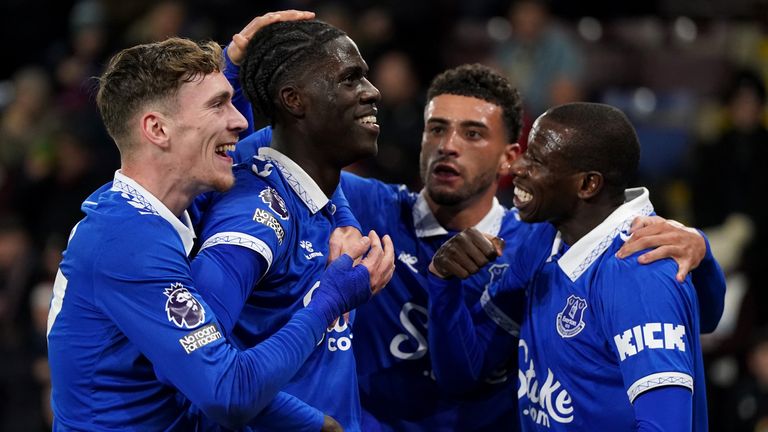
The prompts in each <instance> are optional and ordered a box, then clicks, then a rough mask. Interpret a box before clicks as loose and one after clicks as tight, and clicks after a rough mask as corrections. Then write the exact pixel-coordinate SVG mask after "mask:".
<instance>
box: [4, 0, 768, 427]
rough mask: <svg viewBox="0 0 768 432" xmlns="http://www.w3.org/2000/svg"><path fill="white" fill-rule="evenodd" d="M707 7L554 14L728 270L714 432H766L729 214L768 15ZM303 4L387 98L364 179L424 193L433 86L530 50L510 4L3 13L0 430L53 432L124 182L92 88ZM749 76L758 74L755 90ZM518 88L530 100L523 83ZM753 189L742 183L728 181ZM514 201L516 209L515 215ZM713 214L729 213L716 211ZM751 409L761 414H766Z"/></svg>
mask: <svg viewBox="0 0 768 432" xmlns="http://www.w3.org/2000/svg"><path fill="white" fill-rule="evenodd" d="M692 3H693V2H682V3H681V2H673V1H671V0H670V1H657V2H641V1H630V2H628V3H627V2H624V3H622V6H621V7H619V6H618V2H617V4H616V5H614V6H611V5H606V4H605V2H597V1H595V2H586V3H581V2H580V3H579V5H578V7H576V6H574V5H569V3H568V2H566V1H552V2H550V4H549V6H550V7H549V8H548V11H549V19H550V21H549V24H550V25H552V26H555V27H556V28H557V30H558V32H559V33H560V36H559V37H562V38H565V39H566V40H568V41H569V42H568V44H569V45H570V46H572V47H573V50H574V55H578V56H581V57H582V62H583V65H582V67H583V70H582V71H581V75H576V76H578V77H579V80H577V81H574V82H575V85H577V86H578V87H577V88H576V90H578V92H574V94H578V95H580V96H578V97H579V98H581V99H583V100H589V101H596V102H608V103H611V104H613V105H616V106H619V107H620V108H622V110H623V111H625V112H626V113H627V115H628V116H629V117H630V119H631V120H632V121H633V124H635V125H636V128H637V130H638V134H639V136H640V140H641V144H642V145H643V152H644V154H645V155H651V157H646V158H645V159H642V160H641V181H640V183H641V184H648V185H650V186H651V193H652V195H653V202H654V204H655V205H656V206H657V210H658V211H659V213H660V214H663V215H665V216H669V217H672V218H675V219H678V220H680V221H682V222H685V223H686V224H687V225H689V226H699V227H701V228H705V230H706V231H707V233H708V234H710V239H711V241H712V247H713V250H714V252H715V255H716V257H717V258H718V259H719V260H720V261H721V263H722V264H723V267H724V269H725V270H726V273H727V276H728V281H729V285H728V286H729V291H728V298H727V302H726V313H725V316H724V318H723V322H722V323H721V328H719V329H718V330H717V331H716V332H715V333H714V334H713V335H711V336H708V337H707V338H706V339H705V340H704V341H703V344H702V347H703V350H704V354H705V363H706V365H707V368H708V380H709V385H710V387H711V390H710V391H709V392H708V393H709V394H708V396H709V397H710V404H711V405H712V404H716V405H712V406H716V407H717V409H710V423H711V425H712V429H713V430H729V429H728V428H729V427H730V425H731V424H740V425H747V426H745V427H749V425H754V424H755V422H757V421H758V420H759V419H760V416H761V415H764V414H761V412H762V413H764V412H765V411H764V410H763V411H761V408H762V407H763V406H764V405H761V404H760V403H761V402H760V401H763V400H765V399H764V398H765V396H764V395H765V391H764V390H761V389H760V388H759V387H758V388H757V389H750V390H749V391H748V392H747V393H749V392H753V393H754V392H757V394H758V396H757V397H752V398H751V399H750V397H747V398H746V399H745V400H747V401H748V402H744V403H743V404H742V405H739V406H734V407H733V408H729V409H724V408H723V407H724V406H731V405H733V404H720V403H718V401H728V400H732V398H730V395H731V394H733V393H735V392H738V391H739V389H740V388H743V386H742V387H737V383H738V382H742V381H743V380H744V378H746V377H749V376H751V375H752V374H758V373H760V371H761V370H764V369H765V367H764V366H763V367H762V368H760V363H759V362H758V361H756V360H754V359H759V358H760V357H759V353H760V352H761V351H760V349H759V347H760V346H762V345H761V344H759V343H758V342H757V341H759V340H760V338H759V337H760V334H759V333H758V332H757V329H758V328H764V327H763V326H764V325H765V324H767V322H766V318H764V317H765V316H766V315H765V314H763V313H761V311H762V309H763V307H765V306H768V301H766V299H765V292H764V291H765V290H764V289H762V286H763V285H764V282H763V279H764V277H763V276H762V275H761V272H760V263H761V262H762V258H763V257H765V256H766V252H765V250H764V249H763V248H761V244H765V242H762V241H760V240H759V239H760V238H763V237H764V234H763V233H764V232H765V222H764V221H765V219H764V218H761V217H760V215H759V214H755V213H750V211H752V210H753V209H751V208H748V207H745V208H739V209H736V208H734V209H730V210H732V211H730V212H727V213H736V211H737V210H742V212H740V213H739V214H741V215H744V214H745V215H746V218H739V217H738V215H736V216H737V217H736V218H735V219H734V218H733V217H727V213H725V214H724V210H729V209H728V207H729V206H730V204H724V202H726V200H727V199H731V198H734V199H735V198H738V197H737V196H735V195H734V196H731V194H733V193H734V192H735V190H736V189H741V188H742V187H744V188H745V194H746V193H749V192H748V190H750V189H751V190H758V191H759V190H762V188H761V186H760V184H761V183H764V182H765V181H766V180H765V176H760V175H755V173H754V172H753V170H754V169H755V168H753V167H752V166H751V165H749V163H748V162H754V161H757V162H758V163H759V161H761V160H764V158H760V156H759V155H760V154H761V153H760V152H763V151H764V149H763V148H762V147H760V146H759V142H760V141H759V140H752V139H751V138H749V137H750V136H756V135H757V134H759V133H760V132H759V130H761V129H762V130H764V129H765V120H766V113H765V103H764V101H765V96H764V95H765V91H764V88H765V83H766V77H768V51H767V50H765V49H762V50H761V49H760V47H761V46H765V44H766V43H768V42H767V41H768V16H766V12H765V11H766V9H765V3H764V1H761V0H752V1H748V0H744V1H738V2H732V1H731V2H725V1H720V2H711V3H709V4H708V7H707V8H695V9H690V10H686V9H685V8H686V5H688V6H689V7H691V8H693V7H694V6H693V5H692ZM296 5H299V6H300V8H302V9H311V10H314V11H315V12H317V13H318V18H320V19H322V20H325V21H328V22H330V23H332V24H334V25H336V26H338V27H339V28H341V29H343V30H345V31H346V32H347V33H348V34H349V35H350V36H351V37H352V38H353V39H354V40H355V41H357V42H358V45H359V47H360V51H361V52H363V53H364V54H365V56H366V59H367V60H368V62H369V65H370V66H371V80H372V82H373V84H374V85H376V86H378V87H379V88H380V89H381V91H382V94H383V99H382V101H381V103H380V105H379V109H380V111H379V114H378V118H379V119H380V121H381V123H382V124H383V125H384V126H383V128H382V135H381V137H380V139H379V147H380V149H379V154H380V156H379V157H378V158H376V159H375V160H374V159H370V160H368V161H364V162H362V163H359V164H356V165H354V166H353V167H351V169H352V170H354V171H355V172H357V173H360V174H364V175H371V176H375V177H377V178H382V179H385V180H392V181H398V182H401V183H406V184H408V185H410V186H411V187H412V188H418V187H419V186H420V180H419V178H418V175H417V173H418V169H416V160H417V159H416V156H415V155H416V154H417V153H418V149H419V141H420V138H421V137H420V122H419V121H417V120H418V119H419V115H420V109H421V107H422V106H423V103H424V93H425V89H426V86H427V84H428V83H429V82H430V80H431V79H432V78H433V77H434V76H435V75H437V73H438V72H440V71H442V70H444V69H446V68H448V67H452V66H455V65H458V64H461V63H467V62H473V61H481V62H483V63H486V64H488V65H498V66H499V67H501V68H502V70H503V59H504V57H503V56H502V55H503V53H505V52H511V51H512V47H511V45H510V44H511V43H512V41H514V40H515V38H516V29H515V28H512V27H511V26H510V25H509V23H510V21H509V20H508V18H507V17H509V16H511V15H510V11H512V10H513V9H512V7H513V2H511V1H502V0H487V1H480V2H462V1H458V0H457V1H448V2H395V3H394V5H393V4H392V2H360V1H355V2H331V1H318V2H297V1H291V2H283V1H281V2H277V1H273V2H258V3H256V2H243V1H236V0H224V1H219V2H203V1H193V0H190V1H161V2H150V1H137V2H116V1H111V0H69V1H63V2H52V1H27V2H7V3H4V4H3V5H2V6H0V12H1V13H0V22H2V24H3V25H2V26H0V32H1V33H0V34H2V35H3V37H4V40H8V41H13V42H12V43H10V44H9V46H8V47H7V49H8V51H10V53H9V54H8V55H7V61H4V62H2V65H0V81H1V82H0V359H2V360H1V361H2V366H3V367H2V373H0V396H2V399H1V400H2V401H3V402H2V403H0V429H2V430H9V431H13V430H25V431H27V430H46V429H49V426H48V425H49V422H50V411H49V405H48V400H49V395H48V393H47V392H48V391H49V377H48V369H47V364H46V342H45V325H44V323H45V317H46V316H47V311H48V300H49V299H50V293H51V288H52V283H53V279H54V277H55V274H56V269H57V266H58V263H59V261H60V260H61V251H62V250H63V248H64V245H65V243H66V240H67V236H68V234H69V230H70V229H71V227H72V226H73V225H74V224H75V223H76V222H77V220H79V219H80V218H81V217H82V214H81V212H80V204H81V203H82V201H83V200H84V199H85V198H86V197H87V195H88V194H89V193H90V192H91V191H92V190H93V189H95V188H96V187H98V186H100V185H101V184H103V183H104V182H106V181H108V180H109V179H111V178H112V176H113V173H114V170H115V169H117V168H118V166H119V157H118V154H117V151H116V149H115V147H114V144H113V143H112V142H111V140H110V138H109V136H108V135H107V134H106V132H105V130H104V129H103V126H102V123H101V120H100V119H99V116H98V113H97V110H96V105H95V90H94V89H95V87H96V84H95V81H94V80H93V79H92V77H95V76H98V75H99V74H100V73H101V71H102V70H103V68H104V66H105V65H106V60H107V59H108V58H109V57H110V56H111V55H112V54H114V53H115V52H117V51H118V50H120V49H122V48H125V47H127V46H130V45H133V44H136V43H141V42H150V41H158V40H162V39H164V38H166V37H168V36H174V35H179V36H185V37H190V38H192V39H196V40H199V39H213V40H216V41H220V42H221V43H224V42H225V41H228V40H229V39H230V38H231V36H232V34H233V33H235V32H236V31H237V30H239V29H240V28H241V27H242V25H243V24H244V23H243V22H242V21H243V20H242V17H244V16H256V15H259V14H261V13H263V12H266V11H269V10H277V9H283V8H285V7H286V6H296ZM436 8H439V13H436ZM41 11H45V13H41ZM29 23H34V25H29ZM417 35H418V36H417ZM529 55H531V54H529ZM569 66H571V67H576V65H569ZM744 69H747V70H750V71H751V72H750V73H748V74H742V73H740V72H739V73H737V71H741V70H744ZM510 73H512V71H510ZM746 75H749V76H751V77H754V78H751V79H750V80H751V81H749V82H754V83H757V85H750V86H748V87H750V88H756V89H759V88H761V87H762V89H763V90H762V96H760V94H761V93H760V90H756V93H755V95H756V96H755V97H754V98H753V99H752V100H753V106H754V101H757V107H756V108H752V109H753V111H752V112H753V115H752V119H753V120H751V126H747V127H746V129H745V128H744V127H743V126H742V125H744V123H743V122H742V121H741V120H740V119H743V118H744V117H743V116H738V113H739V112H741V113H743V112H744V110H741V111H730V110H729V109H728V107H733V106H734V104H735V101H736V100H744V97H742V98H741V99H738V98H726V96H722V97H721V94H722V95H725V94H732V92H730V91H729V90H730V88H733V86H732V85H730V83H731V82H732V81H736V80H735V79H733V80H732V79H731V77H732V76H733V77H734V78H738V77H742V76H746ZM509 78H510V79H512V80H513V81H514V77H512V76H510V77H509ZM742 82H744V81H743V80H742ZM518 85H520V86H521V89H523V90H522V93H523V99H524V100H525V95H526V90H525V89H524V88H523V83H518ZM390 89H392V90H390ZM390 94H391V95H392V96H391V99H388V98H389V96H388V95H390ZM746 99H747V100H749V96H747V97H746ZM559 101H560V102H565V101H566V100H562V99H559ZM731 102H734V103H733V104H732V103H731ZM526 109H527V110H535V108H531V107H527V106H526ZM731 112H733V113H734V114H733V115H732V114H730V113H731ZM526 115H527V117H529V118H535V117H536V115H537V113H534V112H530V113H528V114H526ZM257 126H258V125H257ZM750 131H753V132H750ZM721 137H722V138H721ZM729 143H733V144H729ZM730 145H732V146H733V147H729V146H730ZM659 149H661V152H659ZM718 155H721V156H722V155H729V156H732V158H729V159H728V160H729V163H731V166H733V168H731V170H732V171H733V172H724V171H723V169H724V168H723V167H722V166H719V165H715V166H714V168H713V167H712V161H713V160H714V161H717V160H718ZM745 161H746V162H745ZM408 164H410V166H406V165H408ZM736 174H738V175H739V177H738V178H739V180H735V181H732V182H731V181H728V182H726V180H728V179H730V178H731V177H732V176H735V175H736ZM745 182H747V183H748V184H749V185H751V187H747V186H745ZM713 183H714V186H712V184H713ZM505 184H506V183H504V182H503V183H502V186H501V190H500V193H499V197H500V200H501V202H502V203H503V204H506V205H511V188H509V187H507V188H505V187H504V186H505ZM726 184H729V185H730V187H724V186H725V185H726ZM710 187H716V189H715V190H716V191H717V192H715V191H712V190H710V189H709V188H710ZM721 188H722V189H721ZM712 203H715V204H717V205H714V206H713V205H707V204H712ZM721 203H723V204H722V205H720V204H721ZM755 211H757V210H755ZM731 216H734V215H731ZM724 261H727V262H724ZM726 264H729V265H726ZM754 333H757V334H754ZM748 365H749V367H748ZM758 376H759V375H758ZM761 391H762V393H760V392H761ZM740 394H745V393H744V392H742V393H740ZM760 394H762V396H760ZM761 397H762V399H761ZM749 401H756V402H755V403H754V404H753V405H754V408H750V407H751V406H753V405H750V403H752V402H749ZM734 419H738V421H734ZM741 430H750V429H741Z"/></svg>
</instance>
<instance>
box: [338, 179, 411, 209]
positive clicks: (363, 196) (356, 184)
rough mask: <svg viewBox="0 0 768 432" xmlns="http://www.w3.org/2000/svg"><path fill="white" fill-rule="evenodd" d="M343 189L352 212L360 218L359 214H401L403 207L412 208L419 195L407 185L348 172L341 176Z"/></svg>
mask: <svg viewBox="0 0 768 432" xmlns="http://www.w3.org/2000/svg"><path fill="white" fill-rule="evenodd" d="M341 187H342V190H343V191H344V195H345V196H346V197H347V200H348V201H349V205H350V207H351V208H352V211H353V212H354V213H355V215H356V216H358V217H359V215H358V213H361V214H363V215H364V214H365V213H369V212H371V213H375V214H381V212H384V211H398V212H399V210H400V207H401V205H406V206H408V207H410V206H412V205H413V203H414V202H415V201H416V197H417V195H418V194H417V193H416V192H412V191H411V190H410V189H408V187H407V186H405V185H402V184H391V183H384V182H382V181H380V180H376V179H371V178H365V177H360V176H357V175H355V174H352V173H349V172H346V171H343V172H342V174H341Z"/></svg>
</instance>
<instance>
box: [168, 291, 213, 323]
mask: <svg viewBox="0 0 768 432" xmlns="http://www.w3.org/2000/svg"><path fill="white" fill-rule="evenodd" d="M165 295H167V296H168V300H167V301H166V302H165V312H166V313H167V314H168V321H170V322H172V323H174V324H176V325H177V326H179V327H181V328H184V327H186V328H194V327H197V326H199V325H200V324H202V323H203V321H205V309H204V308H203V305H201V304H200V302H199V301H197V299H196V298H195V296H193V295H192V293H191V292H189V291H188V290H187V289H186V288H184V286H183V285H182V284H180V283H175V284H173V285H171V287H170V288H166V289H165Z"/></svg>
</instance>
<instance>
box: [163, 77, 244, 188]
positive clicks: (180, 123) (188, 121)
mask: <svg viewBox="0 0 768 432" xmlns="http://www.w3.org/2000/svg"><path fill="white" fill-rule="evenodd" d="M174 105H175V107H176V108H175V110H174V111H172V112H171V113H169V114H168V116H169V118H170V122H169V131H168V133H169V136H170V137H171V151H172V152H174V153H175V157H176V160H177V163H178V165H177V166H178V167H180V169H182V170H183V171H184V178H185V179H186V180H188V181H189V182H190V184H191V189H193V190H195V191H196V192H197V193H200V192H203V191H208V190H211V189H214V190H217V191H226V190H228V189H229V188H231V187H232V185H233V184H234V177H233V176H232V158H230V157H229V156H228V155H227V154H226V152H227V151H231V150H234V148H235V143H236V142H237V139H238V134H239V133H240V132H241V131H242V130H244V129H245V128H246V127H247V126H248V123H247V121H246V120H245V117H243V116H242V114H240V113H239V112H238V111H237V109H235V107H234V106H233V105H232V86H230V85H229V82H228V81H227V79H226V78H225V77H224V74H222V73H220V72H216V73H211V74H208V75H205V76H203V77H200V78H198V79H195V80H193V81H190V82H187V83H184V84H182V85H181V87H180V88H179V91H178V93H177V94H176V96H175V101H174Z"/></svg>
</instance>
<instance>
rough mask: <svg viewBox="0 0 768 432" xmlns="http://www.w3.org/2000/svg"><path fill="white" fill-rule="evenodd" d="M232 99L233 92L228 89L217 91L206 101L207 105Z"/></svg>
mask: <svg viewBox="0 0 768 432" xmlns="http://www.w3.org/2000/svg"><path fill="white" fill-rule="evenodd" d="M230 99H232V92H231V91H228V90H222V91H220V92H219V93H216V94H215V95H213V96H211V98H210V99H208V100H207V101H205V106H211V105H213V104H215V103H217V102H226V101H228V100H230Z"/></svg>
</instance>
